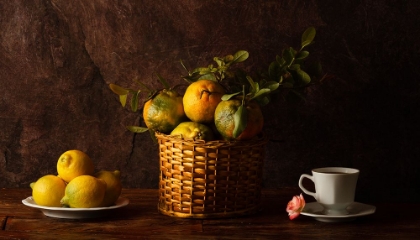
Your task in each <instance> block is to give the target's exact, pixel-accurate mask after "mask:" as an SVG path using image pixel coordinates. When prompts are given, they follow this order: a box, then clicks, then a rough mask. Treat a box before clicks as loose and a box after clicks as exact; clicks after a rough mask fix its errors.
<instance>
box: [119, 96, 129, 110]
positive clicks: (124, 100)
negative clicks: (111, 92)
mask: <svg viewBox="0 0 420 240" xmlns="http://www.w3.org/2000/svg"><path fill="white" fill-rule="evenodd" d="M120 103H121V105H122V106H123V107H125V104H126V103H127V95H120Z"/></svg>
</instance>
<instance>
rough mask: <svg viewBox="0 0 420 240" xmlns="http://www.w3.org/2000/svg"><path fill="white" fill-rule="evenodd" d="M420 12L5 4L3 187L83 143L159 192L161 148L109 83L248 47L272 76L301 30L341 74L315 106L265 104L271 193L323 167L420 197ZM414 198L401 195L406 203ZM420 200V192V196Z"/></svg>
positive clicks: (366, 190) (322, 6)
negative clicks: (355, 172) (272, 66)
mask: <svg viewBox="0 0 420 240" xmlns="http://www.w3.org/2000/svg"><path fill="white" fill-rule="evenodd" d="M419 11H420V4H419V3H418V1H416V0H405V1H404V0H402V1H397V0H386V1H379V2H378V1H373V0H366V1H361V0H359V1H357V0H343V1H334V0H322V1H319V0H318V1H317V0H312V1H303V0H299V1H292V0H285V1H278V0H268V1H267V0H257V1H255V0H245V1H232V0H229V1H227V0H226V1H192V0H190V1H165V0H153V1H152V0H148V1H134V0H127V1H97V0H92V1H84V0H74V1H66V0H37V1H24V0H21V1H19V0H17V1H0V81H1V89H2V94H1V100H0V187H28V185H29V183H30V182H32V181H34V180H36V179H37V178H38V177H40V176H42V175H45V174H49V173H52V174H55V173H56V169H55V165H56V161H57V159H58V157H59V156H60V155H61V153H62V152H64V151H66V150H69V149H80V150H83V151H85V152H86V153H88V154H89V155H90V156H91V157H92V159H93V160H94V161H95V164H96V168H97V169H98V170H99V169H109V170H113V169H120V170H121V171H122V179H123V184H124V186H125V187H132V188H157V180H158V149H157V146H156V145H154V144H153V142H152V141H151V139H150V137H149V135H148V134H136V135H135V134H132V133H130V132H128V131H125V126H126V125H138V124H141V123H142V119H141V116H140V114H138V113H131V112H130V111H129V109H123V108H122V107H121V106H120V105H119V102H118V98H117V96H115V95H114V94H113V93H112V92H111V91H110V90H109V88H108V84H109V83H116V84H118V85H122V86H127V87H138V85H136V84H135V81H134V79H139V80H140V81H142V82H145V83H147V84H148V85H149V86H152V87H156V88H157V87H160V85H159V83H158V81H157V79H156V77H155V76H154V74H155V73H159V74H160V75H162V76H164V77H165V78H167V79H168V80H169V82H170V83H171V84H173V85H175V84H177V83H182V82H183V80H181V78H180V76H182V75H185V71H184V70H183V69H182V67H181V65H180V63H179V60H180V59H182V60H183V61H184V63H185V64H186V65H187V66H190V67H191V68H192V67H195V66H206V65H208V64H209V63H212V58H213V57H214V56H224V55H226V54H230V53H234V52H236V51H237V50H240V49H244V50H248V51H249V52H250V58H249V59H248V60H247V61H246V62H245V63H244V65H245V66H246V67H247V68H248V69H253V70H257V69H261V68H265V67H266V66H267V65H268V64H269V62H271V61H273V60H274V58H275V56H276V55H277V54H281V50H282V49H283V48H285V47H287V46H293V47H297V46H298V44H299V41H300V36H301V34H302V32H303V31H304V30H305V29H306V28H307V27H309V26H314V27H315V28H316V29H317V36H316V38H315V44H314V45H313V46H311V47H310V52H311V54H312V55H311V57H312V58H313V59H316V60H319V61H321V62H322V64H323V67H324V71H325V72H327V73H329V74H330V75H331V76H332V77H331V78H329V79H328V80H327V81H324V82H323V84H321V85H317V86H312V87H310V88H309V89H308V91H307V96H306V98H307V101H306V102H305V103H300V104H297V103H291V102H286V101H284V100H283V99H282V98H281V97H277V98H275V99H274V101H273V102H272V103H271V104H270V105H269V106H267V107H265V108H264V109H263V111H264V115H265V128H264V131H265V133H266V134H267V136H268V137H269V138H270V140H271V141H270V142H269V144H268V146H267V151H266V152H267V158H266V161H265V168H264V186H265V187H267V188H276V187H287V186H293V187H296V186H297V181H298V178H299V176H300V174H301V173H309V172H310V169H312V168H314V167H320V166H348V167H355V168H359V169H360V170H361V176H360V180H359V185H358V200H359V201H382V200H388V199H392V200H397V201H418V197H419V193H418V192H419V191H418V190H419V189H420V181H419V180H418V179H419V178H418V175H419V169H420V164H419V162H420V161H419V159H420V147H419V144H418V139H419V137H420V127H419V122H420V111H419V107H420V96H419V93H420V89H419V88H420V82H419V76H420V70H419V67H418V66H419V64H420V57H419V53H420V49H419V48H420V47H419V46H420V44H419V42H420V33H419V31H420V30H419V29H418V25H419V23H420V21H419V18H418V16H417V15H418V12H419ZM399 194H403V195H401V196H400V195H399ZM416 197H417V198H416Z"/></svg>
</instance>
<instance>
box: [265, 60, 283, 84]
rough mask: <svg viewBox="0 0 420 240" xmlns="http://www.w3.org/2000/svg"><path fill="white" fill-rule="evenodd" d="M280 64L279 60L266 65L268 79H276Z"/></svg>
mask: <svg viewBox="0 0 420 240" xmlns="http://www.w3.org/2000/svg"><path fill="white" fill-rule="evenodd" d="M280 75H281V74H280V64H279V62H277V61H275V62H272V63H271V64H270V66H269V67H268V76H269V77H270V79H273V80H277V78H278V77H279V76H280Z"/></svg>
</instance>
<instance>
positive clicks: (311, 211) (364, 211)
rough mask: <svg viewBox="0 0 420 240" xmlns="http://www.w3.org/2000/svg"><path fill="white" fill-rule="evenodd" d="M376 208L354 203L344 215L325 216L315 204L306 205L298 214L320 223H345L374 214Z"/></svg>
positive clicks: (321, 209) (319, 205) (320, 207)
mask: <svg viewBox="0 0 420 240" xmlns="http://www.w3.org/2000/svg"><path fill="white" fill-rule="evenodd" d="M375 210H376V207H375V206H372V205H367V204H363V203H358V202H354V203H352V204H351V205H350V206H348V207H347V211H348V214H346V215H326V214H325V213H324V208H323V207H322V205H321V204H319V203H317V202H311V203H307V204H306V205H305V207H304V208H303V210H302V212H301V213H300V214H302V215H305V216H309V217H313V218H315V219H316V220H318V221H321V222H345V221H351V220H354V219H355V218H357V217H361V216H366V215H370V214H373V213H375Z"/></svg>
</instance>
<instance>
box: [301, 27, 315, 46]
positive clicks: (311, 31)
mask: <svg viewBox="0 0 420 240" xmlns="http://www.w3.org/2000/svg"><path fill="white" fill-rule="evenodd" d="M315 35H316V30H315V28H314V27H309V28H308V29H306V30H305V32H304V33H303V34H302V40H301V49H302V48H304V47H306V46H308V45H309V44H311V42H312V41H313V40H314V38H315Z"/></svg>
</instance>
